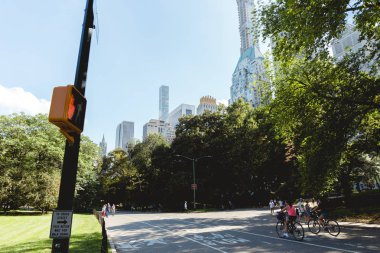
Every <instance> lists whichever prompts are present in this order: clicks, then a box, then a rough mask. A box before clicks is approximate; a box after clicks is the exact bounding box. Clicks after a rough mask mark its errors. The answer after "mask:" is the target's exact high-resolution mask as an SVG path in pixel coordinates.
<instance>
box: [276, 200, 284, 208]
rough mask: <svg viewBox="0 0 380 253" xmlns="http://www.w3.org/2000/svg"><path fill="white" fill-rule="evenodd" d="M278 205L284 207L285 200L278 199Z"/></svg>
mask: <svg viewBox="0 0 380 253" xmlns="http://www.w3.org/2000/svg"><path fill="white" fill-rule="evenodd" d="M278 205H279V206H280V209H281V210H282V209H284V207H285V205H284V202H283V201H282V200H279V201H278Z"/></svg>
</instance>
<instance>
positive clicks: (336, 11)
mask: <svg viewBox="0 0 380 253" xmlns="http://www.w3.org/2000/svg"><path fill="white" fill-rule="evenodd" d="M349 15H350V16H351V17H349ZM254 16H255V18H254V23H255V24H256V26H255V27H256V30H257V31H259V32H261V34H262V35H263V36H264V37H265V38H270V39H272V40H273V42H274V43H275V45H276V46H275V48H274V54H275V56H276V57H281V58H282V59H286V58H287V57H293V56H294V55H299V54H305V56H306V57H310V56H312V55H315V54H318V53H320V52H322V51H327V48H328V45H329V43H331V41H332V39H334V38H338V37H340V35H341V33H342V32H343V31H344V29H345V28H346V24H347V22H348V20H349V19H350V18H352V21H353V22H354V24H355V26H356V29H358V31H359V32H360V39H361V40H362V41H365V50H367V51H368V52H369V59H375V60H378V59H379V57H380V54H379V52H380V30H379V27H378V24H379V22H380V2H379V1H378V0H356V1H351V0H342V1H331V0H311V1H294V0H277V1H272V2H270V4H268V5H263V4H261V8H257V9H256V12H255V15H254ZM370 61H371V60H370ZM377 64H378V61H377Z"/></svg>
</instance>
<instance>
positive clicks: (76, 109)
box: [49, 85, 87, 136]
mask: <svg viewBox="0 0 380 253" xmlns="http://www.w3.org/2000/svg"><path fill="white" fill-rule="evenodd" d="M86 102H87V101H86V98H85V97H84V96H83V95H82V94H81V93H80V92H79V91H78V90H77V89H76V88H75V87H74V86H73V85H67V86H59V87H55V88H54V90H53V97H52V100H51V105H50V113H49V121H50V122H51V123H53V124H54V125H56V126H58V127H59V128H60V129H61V131H62V132H64V133H66V134H68V135H70V133H77V134H80V133H81V132H82V131H83V125H84V118H85V112H86ZM65 136H66V135H65Z"/></svg>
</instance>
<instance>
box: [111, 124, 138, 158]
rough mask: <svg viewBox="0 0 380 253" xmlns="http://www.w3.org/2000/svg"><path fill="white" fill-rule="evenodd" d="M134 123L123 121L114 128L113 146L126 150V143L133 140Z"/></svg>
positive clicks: (130, 142)
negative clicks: (114, 138) (114, 139)
mask: <svg viewBox="0 0 380 253" xmlns="http://www.w3.org/2000/svg"><path fill="white" fill-rule="evenodd" d="M134 132H135V123H134V122H130V121H123V122H121V123H120V124H119V125H117V128H116V141H115V148H121V149H123V150H124V151H126V152H127V151H128V144H132V143H133V142H134V134H135V133H134Z"/></svg>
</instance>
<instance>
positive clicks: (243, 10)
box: [229, 0, 265, 107]
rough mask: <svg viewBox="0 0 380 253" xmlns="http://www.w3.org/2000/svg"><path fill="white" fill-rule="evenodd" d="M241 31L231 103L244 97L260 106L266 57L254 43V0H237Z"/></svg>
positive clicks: (254, 104) (255, 105)
mask: <svg viewBox="0 0 380 253" xmlns="http://www.w3.org/2000/svg"><path fill="white" fill-rule="evenodd" d="M237 5H238V12H239V31H240V43H241V46H240V58H239V61H238V63H237V64H236V68H235V71H234V73H233V75H232V86H231V88H230V93H231V98H230V100H229V103H230V104H231V103H233V102H235V101H236V100H237V99H239V98H243V99H244V100H245V101H246V102H249V103H250V104H251V105H252V106H254V107H258V106H260V105H261V104H262V101H261V97H262V96H261V92H262V91H261V83H262V81H264V80H265V77H264V64H263V60H264V57H263V55H262V54H261V52H260V50H259V47H258V46H257V45H255V43H254V37H253V35H252V34H251V30H252V27H253V26H252V11H253V10H254V8H255V5H254V1H253V0H237Z"/></svg>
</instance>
